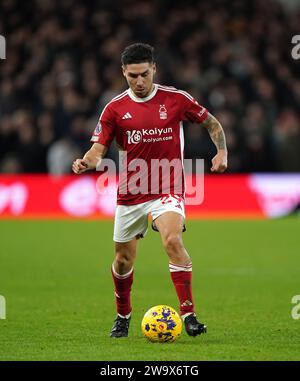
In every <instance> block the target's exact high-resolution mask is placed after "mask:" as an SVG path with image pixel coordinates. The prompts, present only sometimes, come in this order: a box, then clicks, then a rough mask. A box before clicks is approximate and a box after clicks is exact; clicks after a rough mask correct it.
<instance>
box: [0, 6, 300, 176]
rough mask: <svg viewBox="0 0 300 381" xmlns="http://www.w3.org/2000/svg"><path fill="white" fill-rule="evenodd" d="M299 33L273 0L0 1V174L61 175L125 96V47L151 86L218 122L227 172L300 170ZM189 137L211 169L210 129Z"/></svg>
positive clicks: (191, 152)
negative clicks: (149, 66) (140, 53)
mask: <svg viewBox="0 0 300 381" xmlns="http://www.w3.org/2000/svg"><path fill="white" fill-rule="evenodd" d="M299 25H300V9H298V10H297V9H286V8H284V5H282V3H280V2H277V1H275V0H265V1H260V0H249V1H247V0H244V1H240V0H228V1H226V0H212V1H189V0H184V1H180V0H179V1H174V0H157V1H155V0H153V1H145V0H128V1H126V0H123V1H117V0H114V1H109V0H99V1H96V0H90V1H76V0H35V1H34V0H32V1H20V0H1V2H0V34H1V35H3V36H5V38H6V49H7V51H6V60H0V172H2V173H23V172H27V173H28V172H49V173H57V174H60V173H69V172H70V166H71V163H72V161H73V160H74V159H75V158H77V157H80V156H81V155H82V154H83V153H84V152H85V151H86V150H87V149H88V148H89V147H90V144H91V143H90V141H89V139H90V136H91V133H92V131H93V130H94V128H95V126H96V123H97V119H98V117H99V115H100V113H101V110H102V109H103V107H104V106H105V104H106V103H107V102H108V101H109V100H110V99H111V98H112V97H114V96H115V95H117V94H119V93H120V92H122V91H123V90H124V89H126V87H127V85H126V82H125V79H124V77H123V76H122V73H121V70H120V54H121V52H122V51H123V49H124V47H125V46H126V45H128V44H130V43H133V42H147V43H150V44H151V45H153V46H154V47H155V49H156V61H157V64H158V73H157V77H156V80H155V81H156V82H158V83H161V84H164V85H169V86H175V87H177V88H181V89H184V90H186V91H188V92H189V93H191V94H192V95H193V96H194V97H195V98H196V99H197V100H198V101H199V103H201V104H203V105H204V106H206V107H207V108H208V109H209V111H210V112H211V113H212V114H214V115H215V116H216V117H217V118H218V119H219V120H220V122H221V123H222V125H223V128H224V130H225V133H226V136H227V144H228V149H229V158H230V160H229V172H233V173H241V172H276V171H285V172H295V171H300V70H299V67H300V60H298V61H297V60H293V59H292V57H291V49H292V47H293V46H292V44H291V39H292V36H293V35H295V34H300V30H299ZM185 139H186V145H185V147H186V148H185V152H186V157H187V158H204V159H206V165H207V168H206V170H208V168H209V164H210V163H209V160H210V159H211V158H212V156H213V155H214V152H215V150H214V145H213V143H212V142H211V141H210V139H209V135H208V133H207V131H206V130H205V129H204V128H201V127H199V126H197V125H192V124H186V125H185ZM108 156H109V157H111V158H116V157H117V151H116V148H115V146H114V145H113V146H112V147H111V149H110V150H109V153H108Z"/></svg>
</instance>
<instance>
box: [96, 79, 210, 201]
mask: <svg viewBox="0 0 300 381" xmlns="http://www.w3.org/2000/svg"><path fill="white" fill-rule="evenodd" d="M207 115H208V111H207V110H206V108H204V107H203V106H201V105H199V103H198V102H197V101H196V100H195V99H194V98H193V97H192V96H191V95H190V94H188V93H186V92H185V91H181V90H177V89H175V88H173V87H166V86H161V85H158V84H155V85H154V90H153V91H152V93H151V94H150V95H149V96H148V97H146V98H138V97H136V96H135V95H134V93H133V92H132V91H131V90H130V89H128V90H126V91H124V92H123V93H122V94H120V95H118V96H116V97H115V98H113V99H112V100H111V101H110V102H109V103H108V104H107V105H106V106H105V107H104V109H103V111H102V113H101V115H100V118H99V122H98V124H97V127H96V128H95V131H94V134H93V136H92V138H91V141H92V142H94V143H101V144H103V145H105V146H107V147H109V146H110V144H111V142H112V141H113V139H114V138H115V139H116V143H117V145H118V147H119V149H120V150H121V151H122V161H123V167H122V168H123V170H121V173H120V179H119V188H118V197H117V203H118V204H121V205H134V204H139V203H142V202H146V201H149V200H152V199H155V198H159V197H161V196H163V195H164V194H177V195H179V196H181V197H184V170H183V157H184V156H183V150H184V136H183V125H182V122H183V121H190V122H197V123H202V122H203V121H204V120H205V119H206V118H207ZM168 164H170V165H169V166H168Z"/></svg>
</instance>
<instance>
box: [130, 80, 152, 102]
mask: <svg viewBox="0 0 300 381" xmlns="http://www.w3.org/2000/svg"><path fill="white" fill-rule="evenodd" d="M157 90H158V85H157V84H156V83H154V89H153V91H152V93H150V94H149V95H148V96H147V97H145V98H139V97H137V96H135V95H134V93H133V91H132V90H131V89H130V88H129V89H128V90H127V93H128V95H129V96H130V98H131V99H132V100H133V101H135V102H147V101H149V100H150V99H152V98H153V97H154V96H155V94H156V93H157Z"/></svg>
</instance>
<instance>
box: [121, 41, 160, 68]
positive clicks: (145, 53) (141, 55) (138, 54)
mask: <svg viewBox="0 0 300 381" xmlns="http://www.w3.org/2000/svg"><path fill="white" fill-rule="evenodd" d="M153 52H154V48H153V47H152V46H151V45H148V44H143V43H141V42H138V43H136V44H132V45H129V46H126V48H125V49H124V51H123V53H122V55H121V62H122V65H130V64H135V63H141V62H150V63H152V62H154V57H153Z"/></svg>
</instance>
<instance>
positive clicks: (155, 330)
mask: <svg viewBox="0 0 300 381" xmlns="http://www.w3.org/2000/svg"><path fill="white" fill-rule="evenodd" d="M181 331H182V321H181V318H180V316H179V315H178V313H177V312H176V311H175V310H174V308H172V307H169V306H166V305H159V306H155V307H152V308H150V309H149V310H148V311H147V312H146V313H145V315H144V317H143V320H142V332H143V334H144V335H145V336H146V338H147V339H148V340H150V341H152V342H159V343H166V342H172V341H175V340H176V339H177V338H178V337H179V336H180V335H181Z"/></svg>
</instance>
